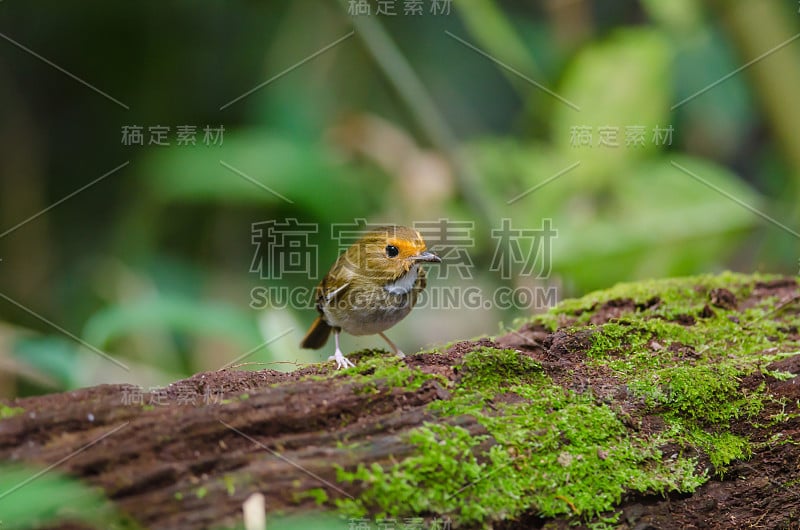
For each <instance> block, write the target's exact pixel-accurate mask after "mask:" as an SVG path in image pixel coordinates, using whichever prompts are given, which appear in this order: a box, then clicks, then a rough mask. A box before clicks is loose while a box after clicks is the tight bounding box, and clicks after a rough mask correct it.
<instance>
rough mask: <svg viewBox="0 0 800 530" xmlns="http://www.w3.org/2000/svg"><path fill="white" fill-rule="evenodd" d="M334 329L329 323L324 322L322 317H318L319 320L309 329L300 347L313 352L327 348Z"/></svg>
mask: <svg viewBox="0 0 800 530" xmlns="http://www.w3.org/2000/svg"><path fill="white" fill-rule="evenodd" d="M332 329H333V328H332V327H330V326H329V325H328V323H327V322H325V321H324V320H322V317H317V319H316V320H315V321H314V323H313V324H311V327H310V328H309V329H308V333H306V336H305V337H303V341H302V342H301V343H300V347H301V348H309V349H311V350H318V349H320V348H322V347H323V346H325V343H326V342H328V337H329V336H330V334H331V330H332Z"/></svg>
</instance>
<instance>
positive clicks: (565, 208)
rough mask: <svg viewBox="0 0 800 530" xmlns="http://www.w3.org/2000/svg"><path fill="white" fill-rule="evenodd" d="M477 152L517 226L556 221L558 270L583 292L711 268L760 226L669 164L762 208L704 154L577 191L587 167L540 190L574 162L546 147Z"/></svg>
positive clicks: (502, 145) (653, 163) (641, 167)
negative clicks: (746, 233) (636, 279)
mask: <svg viewBox="0 0 800 530" xmlns="http://www.w3.org/2000/svg"><path fill="white" fill-rule="evenodd" d="M471 154H472V156H473V160H474V161H475V163H476V164H477V165H478V166H479V167H480V168H481V170H482V171H484V172H485V173H486V175H488V176H489V177H490V179H491V182H492V184H491V186H489V187H488V188H487V192H488V195H489V198H490V199H491V200H493V201H496V202H497V203H498V205H499V207H503V208H504V211H505V213H506V215H507V216H508V217H509V218H511V220H512V224H513V226H514V227H517V228H538V227H540V226H541V221H542V219H544V218H552V219H553V225H554V227H555V228H556V229H557V230H558V237H557V238H556V240H555V242H554V243H553V249H552V256H553V267H554V272H556V273H557V274H563V275H565V276H566V277H567V278H568V279H569V281H571V282H574V286H576V287H578V288H579V290H581V291H585V290H589V289H593V288H599V287H602V286H604V285H608V284H609V283H613V282H616V281H622V280H625V279H627V278H631V277H642V276H666V275H676V274H677V275H679V274H688V273H692V272H696V271H698V270H708V268H709V267H712V268H713V266H714V264H715V263H720V262H722V261H723V260H724V259H725V257H726V256H727V255H728V254H729V253H730V252H732V251H733V250H734V249H735V248H736V247H737V246H738V245H739V243H740V237H741V233H742V231H745V230H749V229H752V228H753V227H754V226H756V225H757V224H758V223H759V222H761V221H760V220H759V218H758V217H756V216H755V215H754V214H753V213H751V212H749V211H747V210H746V209H745V208H743V207H742V206H740V205H738V204H736V203H735V202H733V201H732V200H730V199H729V198H727V197H725V196H724V195H722V194H720V193H718V192H717V191H714V190H713V189H710V188H709V187H708V186H707V185H705V184H703V183H702V182H699V181H698V180H696V179H694V178H692V177H691V176H689V175H687V174H686V173H684V172H682V171H680V170H679V169H677V168H675V167H674V166H672V165H671V164H670V161H671V160H674V161H675V162H677V163H678V164H680V165H681V166H683V167H685V168H687V169H689V170H690V171H692V172H693V173H695V174H696V175H697V176H698V177H700V178H702V179H703V180H705V181H706V182H707V183H709V184H711V185H713V186H715V187H717V188H719V189H722V190H724V191H726V192H727V193H729V194H731V195H733V196H735V197H736V198H737V199H739V200H741V201H743V202H745V203H747V204H749V205H752V206H753V207H754V208H758V207H760V206H761V205H762V204H763V202H764V200H763V198H762V197H760V196H759V195H758V193H756V192H755V191H754V190H753V189H752V188H750V187H749V186H747V185H746V184H744V183H743V182H742V181H741V180H740V179H739V178H738V177H737V176H736V175H734V174H733V173H731V172H730V171H728V170H727V169H724V168H722V167H720V166H718V165H717V164H714V163H710V162H707V161H704V160H701V159H698V158H692V157H685V156H675V157H670V158H667V157H651V158H650V159H647V160H642V161H631V163H630V164H628V165H626V166H624V167H621V168H620V169H619V171H618V173H617V174H616V175H615V177H614V178H615V181H616V182H617V185H616V186H614V187H611V188H608V189H606V190H603V191H602V192H600V191H598V190H593V189H580V188H579V187H576V183H575V181H576V180H580V179H579V178H577V177H579V175H580V173H581V171H583V170H584V167H583V165H581V166H580V167H577V168H575V169H574V170H572V171H569V172H568V173H565V174H563V175H562V176H561V177H558V178H556V179H554V180H552V181H551V182H549V183H547V184H545V185H543V186H541V184H542V183H544V182H546V181H547V180H548V179H549V178H551V177H552V176H553V175H556V174H558V172H559V171H563V170H564V168H567V167H569V162H570V160H569V159H564V158H560V156H561V155H559V154H558V153H557V152H554V151H553V149H551V148H548V147H547V146H546V145H542V144H530V145H526V144H519V143H516V142H513V141H485V142H481V143H479V144H475V145H473V146H472V148H471ZM538 186H541V187H538ZM530 190H533V191H532V192H530V193H528V194H527V195H524V196H522V197H521V198H519V199H518V200H515V201H514V200H512V201H511V204H508V202H509V200H510V199H513V198H515V197H518V196H520V195H522V194H523V193H525V192H526V191H530Z"/></svg>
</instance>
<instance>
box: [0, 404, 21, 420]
mask: <svg viewBox="0 0 800 530" xmlns="http://www.w3.org/2000/svg"><path fill="white" fill-rule="evenodd" d="M23 412H25V409H23V408H22V407H9V406H8V405H0V420H5V419H7V418H13V417H14V416H19V415H20V414H22V413H23Z"/></svg>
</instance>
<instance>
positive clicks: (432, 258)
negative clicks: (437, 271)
mask: <svg viewBox="0 0 800 530" xmlns="http://www.w3.org/2000/svg"><path fill="white" fill-rule="evenodd" d="M411 259H412V260H414V261H418V262H419V261H426V262H428V263H441V262H442V258H440V257H439V256H437V255H436V254H434V253H433V252H428V251H427V250H426V251H425V252H420V253H419V254H417V255H416V256H411Z"/></svg>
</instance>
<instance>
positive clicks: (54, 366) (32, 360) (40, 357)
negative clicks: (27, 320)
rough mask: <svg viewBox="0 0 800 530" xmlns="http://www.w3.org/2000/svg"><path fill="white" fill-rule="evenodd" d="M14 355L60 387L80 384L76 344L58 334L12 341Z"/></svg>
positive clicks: (80, 368)
mask: <svg viewBox="0 0 800 530" xmlns="http://www.w3.org/2000/svg"><path fill="white" fill-rule="evenodd" d="M13 351H14V356H15V357H17V358H18V359H20V360H21V361H23V362H25V363H26V364H27V365H29V366H31V367H33V368H34V369H35V370H36V371H38V372H40V373H42V374H44V375H45V376H47V377H49V378H51V379H54V380H55V381H57V382H58V383H59V387H60V388H76V387H78V386H80V383H81V381H82V379H81V375H80V373H81V370H82V367H81V363H80V362H79V358H80V355H79V354H78V351H77V348H76V345H75V343H74V342H72V341H71V340H68V339H65V338H61V337H58V336H27V337H22V338H20V339H19V340H17V341H16V342H15V343H14V350H13Z"/></svg>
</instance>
